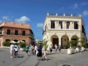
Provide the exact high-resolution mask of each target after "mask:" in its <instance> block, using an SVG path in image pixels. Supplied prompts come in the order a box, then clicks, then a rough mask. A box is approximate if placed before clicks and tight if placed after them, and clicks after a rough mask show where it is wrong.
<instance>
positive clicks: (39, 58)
mask: <svg viewBox="0 0 88 66" xmlns="http://www.w3.org/2000/svg"><path fill="white" fill-rule="evenodd" d="M37 57H38V60H41V57H42V46H41V45H39V46H38V53H37Z"/></svg>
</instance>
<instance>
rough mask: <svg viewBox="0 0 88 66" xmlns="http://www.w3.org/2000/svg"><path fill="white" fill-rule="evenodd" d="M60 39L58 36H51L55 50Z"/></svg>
mask: <svg viewBox="0 0 88 66" xmlns="http://www.w3.org/2000/svg"><path fill="white" fill-rule="evenodd" d="M58 40H59V39H58V36H57V35H53V36H51V42H52V45H53V48H55V44H56V45H57V46H58V45H59V44H58V42H59V41H58Z"/></svg>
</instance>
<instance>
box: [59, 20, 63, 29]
mask: <svg viewBox="0 0 88 66" xmlns="http://www.w3.org/2000/svg"><path fill="white" fill-rule="evenodd" d="M59 25H60V26H61V29H62V28H63V25H62V21H59Z"/></svg>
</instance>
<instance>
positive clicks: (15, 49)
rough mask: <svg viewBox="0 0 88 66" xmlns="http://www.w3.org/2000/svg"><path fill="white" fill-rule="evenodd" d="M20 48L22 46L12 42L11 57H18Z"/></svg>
mask: <svg viewBox="0 0 88 66" xmlns="http://www.w3.org/2000/svg"><path fill="white" fill-rule="evenodd" d="M19 49H20V46H19V45H17V44H14V43H12V44H11V45H10V57H11V58H14V57H16V56H17V55H18V51H19Z"/></svg>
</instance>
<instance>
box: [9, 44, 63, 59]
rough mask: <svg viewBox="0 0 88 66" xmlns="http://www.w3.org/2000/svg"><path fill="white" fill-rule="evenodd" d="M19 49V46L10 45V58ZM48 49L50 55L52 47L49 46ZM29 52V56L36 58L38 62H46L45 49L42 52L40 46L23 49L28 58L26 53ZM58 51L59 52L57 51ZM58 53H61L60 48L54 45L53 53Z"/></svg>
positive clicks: (27, 46)
mask: <svg viewBox="0 0 88 66" xmlns="http://www.w3.org/2000/svg"><path fill="white" fill-rule="evenodd" d="M19 49H20V46H19V45H17V44H11V45H10V54H11V58H14V57H16V56H17V55H18V51H19ZM49 49H50V53H52V50H53V45H51V46H50V47H49ZM29 50H30V51H31V54H33V55H36V56H37V57H38V60H40V59H42V60H45V59H46V60H48V58H47V49H44V51H43V52H42V46H41V45H37V44H34V45H30V46H29V45H26V47H25V51H26V55H27V56H28V52H29ZM58 50H59V51H58ZM57 51H58V53H60V52H61V46H57V45H56V44H55V53H57Z"/></svg>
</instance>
